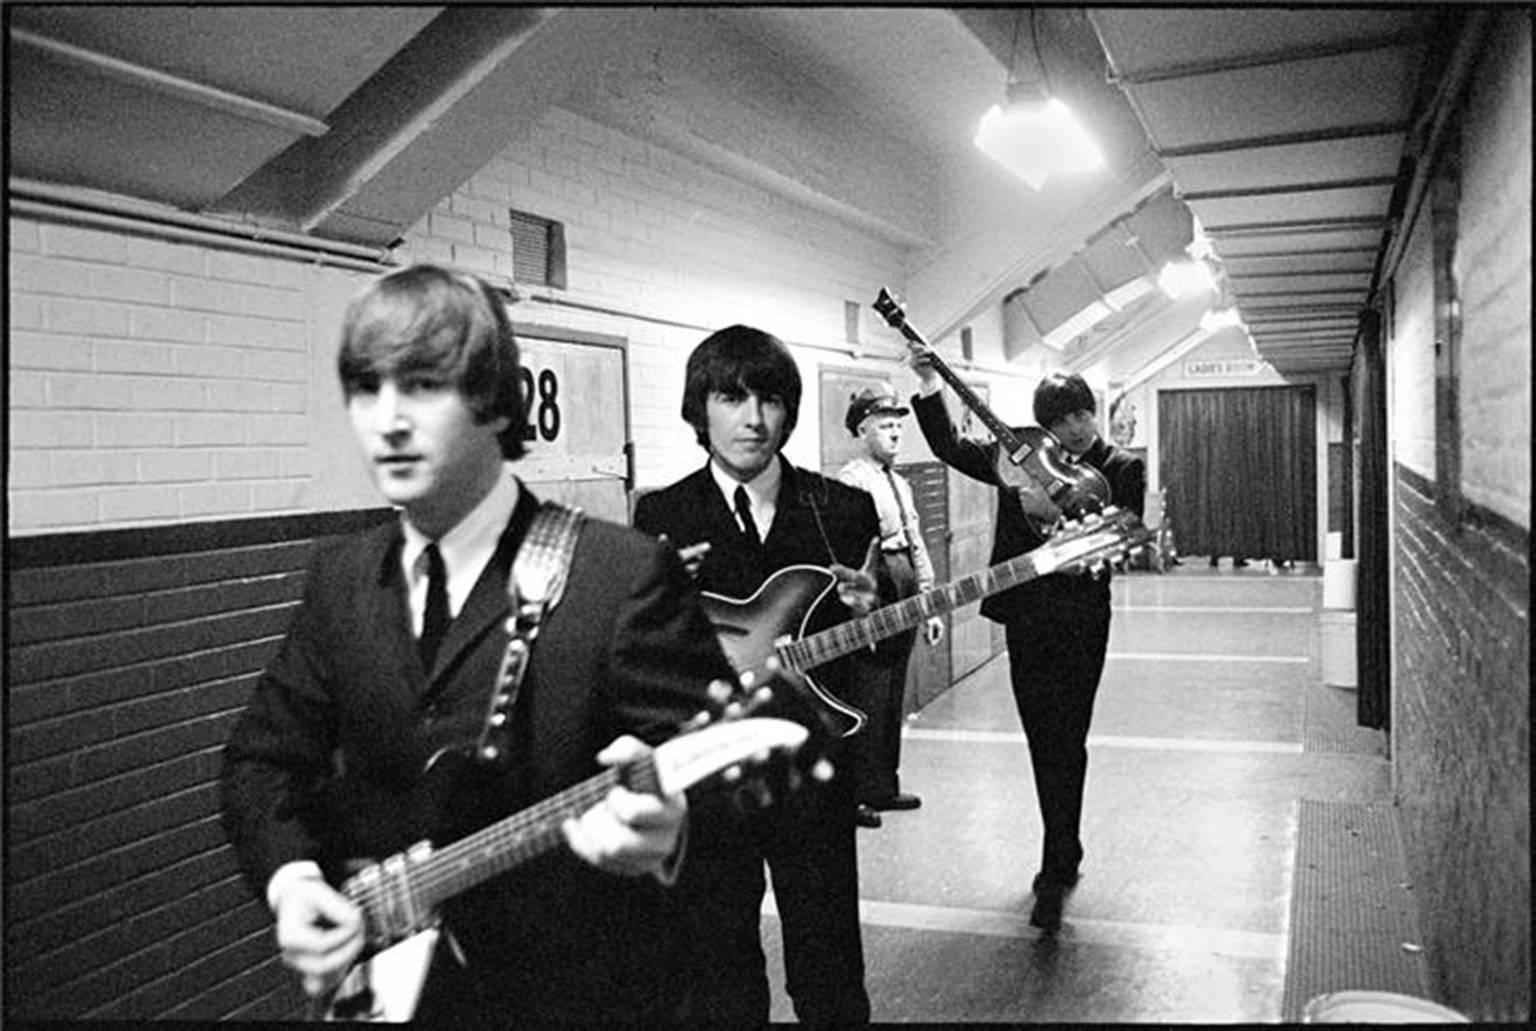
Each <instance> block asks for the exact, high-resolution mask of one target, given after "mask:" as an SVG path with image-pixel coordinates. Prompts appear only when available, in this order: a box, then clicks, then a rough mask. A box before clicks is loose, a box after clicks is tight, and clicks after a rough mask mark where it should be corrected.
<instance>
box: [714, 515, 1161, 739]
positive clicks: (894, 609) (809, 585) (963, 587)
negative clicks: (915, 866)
mask: <svg viewBox="0 0 1536 1031" xmlns="http://www.w3.org/2000/svg"><path fill="white" fill-rule="evenodd" d="M1151 538H1152V535H1151V532H1150V531H1148V530H1147V528H1146V527H1145V526H1143V525H1142V524H1141V520H1140V519H1138V518H1137V517H1136V513H1134V512H1130V511H1122V510H1120V509H1116V508H1111V509H1108V510H1107V511H1105V512H1103V513H1102V514H1095V515H1090V516H1087V517H1086V518H1085V519H1084V520H1083V522H1081V523H1071V522H1069V523H1066V524H1065V525H1063V527H1062V528H1061V530H1060V531H1059V532H1058V533H1057V534H1056V536H1054V537H1052V538H1051V539H1050V540H1049V541H1048V542H1046V543H1045V544H1043V545H1041V546H1040V547H1038V548H1036V549H1035V550H1034V551H1031V552H1027V553H1026V554H1023V555H1018V556H1016V557H1014V558H1011V559H1009V560H1008V561H1006V562H1001V563H999V564H997V565H995V566H992V567H991V568H989V569H984V570H982V571H981V572H979V573H972V574H971V575H969V576H963V577H961V578H960V579H958V580H955V581H953V582H952V583H948V584H944V585H943V586H940V587H935V588H933V589H932V590H928V591H923V592H922V593H920V594H916V595H913V596H912V597H910V598H906V599H903V600H902V601H898V602H895V603H893V604H890V605H886V606H883V607H881V608H878V609H876V610H874V611H873V612H871V613H870V614H869V615H867V616H861V617H856V618H854V619H850V620H847V621H845V622H842V623H838V624H837V625H835V626H832V627H829V628H828V629H826V630H822V631H819V632H817V633H812V634H806V633H805V628H806V624H807V622H808V621H809V619H810V615H811V611H812V610H813V609H815V608H816V606H817V605H818V604H819V603H820V602H821V600H822V599H823V598H824V597H826V595H827V594H828V592H830V591H831V590H832V589H833V588H834V586H836V583H837V578H836V577H835V576H833V575H832V573H831V571H829V570H826V569H823V568H821V567H820V566H811V565H795V566H786V567H784V568H783V569H780V570H779V571H777V572H776V573H774V574H773V575H772V576H770V577H769V578H768V579H767V580H764V581H763V585H762V586H761V587H759V588H758V589H757V590H756V591H755V592H754V593H753V595H752V597H750V598H746V599H744V600H738V599H735V598H727V597H725V596H724V595H721V594H711V593H709V592H707V591H705V592H701V594H702V597H703V602H704V613H705V615H707V616H708V617H709V621H710V622H711V623H713V624H714V627H715V634H716V636H717V637H719V639H720V644H721V647H722V648H723V649H724V651H725V655H726V658H728V659H729V660H730V661H731V665H732V666H734V667H735V668H736V670H737V672H738V673H741V674H742V679H743V682H749V681H750V682H754V683H755V682H761V681H766V680H771V679H773V678H775V677H784V678H786V679H788V680H789V681H790V682H791V683H792V684H795V685H797V686H800V687H803V688H804V689H805V690H806V692H807V693H808V694H809V695H811V696H812V697H813V698H814V699H815V700H816V701H818V702H819V703H820V708H821V709H822V711H823V714H824V715H825V716H826V717H827V718H828V720H829V722H830V723H831V724H832V726H833V729H834V731H835V732H836V733H838V734H839V736H842V737H847V736H849V735H851V734H855V733H857V732H858V730H859V728H861V727H862V726H863V725H864V723H865V720H866V716H865V714H864V713H863V712H861V711H860V710H859V709H857V708H855V707H854V706H852V705H849V704H848V703H847V702H845V701H843V700H842V699H840V698H838V697H837V696H836V695H834V694H833V693H832V692H830V691H828V690H827V689H826V688H824V687H822V686H821V685H820V684H818V683H817V682H816V680H815V678H813V677H812V676H811V675H810V671H811V670H813V669H815V668H816V667H817V666H820V665H822V664H823V663H827V662H831V661H832V660H833V659H836V658H839V657H841V656H843V655H848V654H851V653H853V652H856V651H858V650H859V649H860V648H865V647H868V646H870V645H873V644H875V643H877V642H879V641H882V640H884V639H885V638H887V637H891V636H894V635H896V634H899V633H901V632H902V631H903V630H909V629H911V628H912V627H915V626H918V625H919V624H921V623H922V622H923V621H924V620H926V619H928V618H929V617H930V616H939V615H943V614H944V613H946V612H949V611H951V610H953V609H956V608H959V607H960V606H962V605H968V604H970V603H971V602H974V601H980V600H981V599H982V598H986V597H988V596H990V595H993V594H997V593H999V592H1000V591H1005V590H1007V589H1008V588H1010V587H1016V586H1018V585H1019V584H1021V583H1024V582H1026V581H1028V580H1033V579H1035V578H1036V577H1040V576H1045V575H1046V574H1048V573H1057V572H1067V571H1072V570H1076V569H1081V568H1084V567H1088V566H1094V565H1101V564H1103V563H1105V562H1108V561H1109V560H1111V559H1113V558H1117V557H1119V556H1121V555H1124V554H1126V553H1127V552H1129V551H1131V550H1132V549H1134V548H1139V547H1141V546H1143V545H1144V544H1146V543H1147V542H1148V541H1150V540H1151Z"/></svg>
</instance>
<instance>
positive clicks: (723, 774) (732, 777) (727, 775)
mask: <svg viewBox="0 0 1536 1031" xmlns="http://www.w3.org/2000/svg"><path fill="white" fill-rule="evenodd" d="M720 779H721V780H723V781H725V783H727V784H734V783H736V782H737V781H738V780H740V779H741V765H740V764H736V765H733V766H727V767H726V768H725V769H723V770H721V771H720Z"/></svg>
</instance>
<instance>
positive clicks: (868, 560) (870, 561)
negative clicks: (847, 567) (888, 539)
mask: <svg viewBox="0 0 1536 1031" xmlns="http://www.w3.org/2000/svg"><path fill="white" fill-rule="evenodd" d="M879 561H880V538H879V537H871V538H870V539H869V547H867V548H865V549H864V565H863V566H861V567H860V570H859V571H860V572H862V573H867V574H869V576H870V578H871V579H873V578H874V575H875V563H877V562H879Z"/></svg>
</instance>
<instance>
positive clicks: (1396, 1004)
mask: <svg viewBox="0 0 1536 1031" xmlns="http://www.w3.org/2000/svg"><path fill="white" fill-rule="evenodd" d="M1301 1022H1302V1023H1303V1024H1470V1023H1472V1021H1470V1020H1468V1019H1467V1017H1466V1015H1465V1014H1463V1013H1458V1012H1456V1011H1455V1010H1453V1009H1450V1008H1449V1007H1447V1006H1441V1005H1440V1004H1439V1003H1436V1002H1430V1001H1429V1000H1428V999H1420V998H1417V997H1416V996H1412V995H1399V994H1398V993H1396V992H1358V991H1356V992H1329V993H1328V994H1327V995H1319V996H1317V997H1316V998H1315V999H1313V1000H1312V1001H1310V1002H1308V1003H1307V1006H1306V1009H1304V1010H1303V1011H1302V1014H1301Z"/></svg>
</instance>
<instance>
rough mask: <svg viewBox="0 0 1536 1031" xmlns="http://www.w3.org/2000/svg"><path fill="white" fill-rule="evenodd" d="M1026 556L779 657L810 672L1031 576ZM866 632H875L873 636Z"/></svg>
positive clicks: (796, 644) (797, 644)
mask: <svg viewBox="0 0 1536 1031" xmlns="http://www.w3.org/2000/svg"><path fill="white" fill-rule="evenodd" d="M1036 575H1037V574H1036V570H1035V564H1034V562H1033V560H1032V559H1031V557H1030V556H1029V555H1020V556H1018V557H1017V558H1014V559H1010V560H1009V561H1007V562H1004V563H1002V564H1000V565H997V566H993V567H992V568H990V569H984V570H982V571H981V572H978V573H972V574H970V575H969V576H964V577H961V578H960V579H959V580H956V581H954V582H953V583H949V584H946V585H944V586H943V587H937V588H934V589H933V590H931V591H926V592H924V593H923V594H919V595H916V596H914V597H911V598H906V599H903V600H902V601H899V602H896V603H894V604H892V605H886V606H883V607H881V608H878V609H876V610H875V611H874V612H872V613H870V615H869V616H867V617H865V619H863V620H850V621H849V622H847V623H839V624H838V625H837V626H834V627H831V628H829V629H827V630H823V631H821V632H820V633H817V634H812V635H811V636H810V637H803V638H801V639H800V640H798V641H792V642H790V643H788V644H785V645H783V646H782V647H781V649H780V651H781V652H782V653H783V655H784V657H785V658H787V659H789V661H790V664H791V665H792V666H793V667H794V668H796V669H798V670H806V669H811V668H813V667H815V666H819V665H821V664H822V663H824V662H828V661H830V660H831V659H834V658H836V657H838V656H839V655H847V654H849V653H850V652H855V651H858V650H859V649H860V648H863V647H865V646H867V645H871V644H874V643H875V642H876V641H879V640H882V639H884V638H886V637H889V636H891V635H892V634H895V633H898V632H899V631H901V630H904V629H906V628H907V627H909V626H915V625H916V624H917V623H918V622H920V621H921V620H922V619H924V618H926V617H928V616H934V615H938V614H940V613H942V612H948V611H950V610H952V609H956V608H959V607H960V606H961V605H968V604H970V603H971V602H973V601H976V600H978V599H980V598H984V597H986V596H987V595H989V594H996V593H997V592H998V591H1001V590H1005V589H1006V588H1008V587H1012V586H1014V585H1015V584H1019V583H1023V582H1024V581H1026V580H1030V579H1033V578H1034V577H1035V576H1036ZM870 627H874V628H876V629H875V630H874V631H873V632H871V631H870V630H869V628H870Z"/></svg>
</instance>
